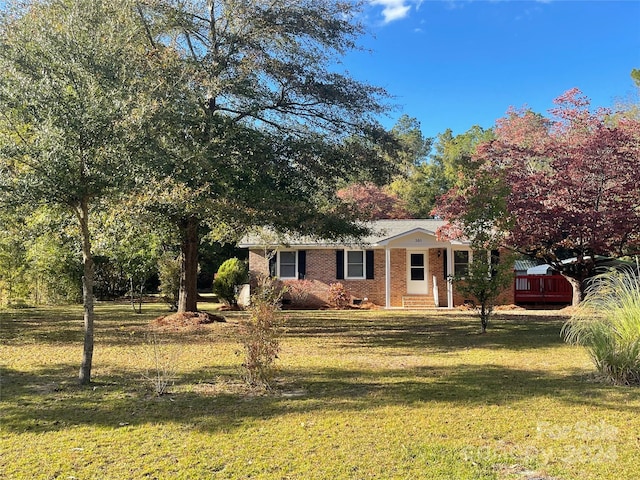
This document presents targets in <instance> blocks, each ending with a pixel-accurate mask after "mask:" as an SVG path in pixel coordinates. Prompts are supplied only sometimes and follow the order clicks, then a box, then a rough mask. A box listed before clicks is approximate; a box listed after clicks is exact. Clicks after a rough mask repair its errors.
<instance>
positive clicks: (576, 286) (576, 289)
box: [564, 275, 582, 307]
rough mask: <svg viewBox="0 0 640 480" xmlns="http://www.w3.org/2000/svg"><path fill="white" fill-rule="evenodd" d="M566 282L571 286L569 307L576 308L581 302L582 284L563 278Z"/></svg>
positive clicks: (571, 278)
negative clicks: (571, 296)
mask: <svg viewBox="0 0 640 480" xmlns="http://www.w3.org/2000/svg"><path fill="white" fill-rule="evenodd" d="M564 278H566V279H567V281H568V282H569V283H570V284H571V288H572V289H573V299H572V300H571V305H572V306H574V307H577V306H578V305H580V302H582V282H581V281H580V280H578V279H577V278H573V277H568V276H566V275H565V276H564Z"/></svg>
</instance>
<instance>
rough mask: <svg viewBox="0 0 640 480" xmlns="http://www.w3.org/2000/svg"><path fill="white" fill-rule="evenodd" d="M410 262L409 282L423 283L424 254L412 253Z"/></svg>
mask: <svg viewBox="0 0 640 480" xmlns="http://www.w3.org/2000/svg"><path fill="white" fill-rule="evenodd" d="M410 262H411V266H410V268H411V281H420V282H421V281H423V280H424V270H425V268H424V253H412V254H411V257H410Z"/></svg>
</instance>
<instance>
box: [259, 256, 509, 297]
mask: <svg viewBox="0 0 640 480" xmlns="http://www.w3.org/2000/svg"><path fill="white" fill-rule="evenodd" d="M306 252H307V271H306V278H307V279H308V282H307V283H306V284H305V289H308V290H309V297H308V299H307V301H306V303H307V306H313V307H319V306H323V305H325V304H326V303H327V292H328V289H329V285H330V284H332V283H336V282H340V283H342V284H343V285H344V286H345V288H346V289H347V291H348V292H349V293H350V294H351V295H352V297H353V298H357V299H361V300H364V299H365V298H367V299H368V300H369V301H370V302H372V303H374V304H376V305H381V306H384V305H385V301H386V300H385V274H384V273H385V251H384V250H381V249H378V250H374V279H373V280H347V279H344V280H337V279H336V251H335V250H334V249H308V250H306ZM438 252H440V256H438ZM443 254H444V249H437V248H432V249H430V250H429V272H428V275H429V282H430V284H431V288H433V285H432V282H433V276H435V277H436V281H437V284H438V300H439V304H440V306H441V307H446V306H447V281H446V279H445V265H444V258H443ZM249 271H250V273H251V276H252V278H253V279H255V277H256V275H257V274H263V275H268V273H269V262H268V260H267V259H266V258H265V253H264V250H250V251H249ZM295 282H296V281H295V280H286V281H284V283H285V284H287V283H289V284H291V283H295ZM252 285H253V286H255V281H252ZM406 292H407V250H406V249H403V248H398V249H392V250H391V306H392V307H401V306H402V297H403V296H404V295H406ZM513 299H514V291H513V286H511V287H510V288H508V289H507V290H506V291H505V292H504V293H503V294H502V295H501V296H500V301H499V304H511V303H513V301H514V300H513ZM465 300H468V299H467V298H465V297H464V296H462V295H461V294H460V293H459V292H457V291H456V289H455V286H454V292H453V301H454V306H459V305H462V304H463V303H464V301H465Z"/></svg>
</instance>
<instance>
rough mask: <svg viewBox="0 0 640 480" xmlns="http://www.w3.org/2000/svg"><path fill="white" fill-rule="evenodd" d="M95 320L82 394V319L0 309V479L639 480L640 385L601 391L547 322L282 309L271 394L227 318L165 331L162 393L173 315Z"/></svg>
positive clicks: (546, 315)
mask: <svg viewBox="0 0 640 480" xmlns="http://www.w3.org/2000/svg"><path fill="white" fill-rule="evenodd" d="M204 307H205V308H206V306H204ZM96 312H97V319H96V350H95V356H94V377H93V378H94V382H95V383H94V384H93V385H92V386H91V387H88V388H81V387H79V386H77V385H76V380H75V379H76V376H77V371H78V368H79V362H80V357H81V350H82V346H81V342H82V322H81V309H80V308H76V307H73V308H46V309H29V310H19V311H17V310H15V311H9V310H5V311H0V321H1V324H0V337H1V342H2V346H1V347H0V348H1V350H0V362H1V366H2V377H1V381H0V409H1V415H2V425H1V433H0V478H7V479H22V478H24V479H38V478H42V479H49V478H59V479H138V478H158V479H187V478H189V479H210V478H211V479H218V478H220V479H222V478H230V479H231V478H233V479H241V478H242V479H245V478H262V479H272V478H273V479H367V478H376V479H396V478H398V479H492V478H495V479H522V480H526V479H533V478H536V479H552V478H553V479H581V480H582V479H616V480H618V479H637V478H640V465H639V462H638V458H639V457H640V415H639V413H640V389H638V388H622V387H612V386H606V385H602V384H600V383H598V382H596V381H594V377H593V375H592V372H593V368H592V365H591V363H590V361H589V359H588V358H587V356H586V354H585V353H584V351H583V350H581V349H580V348H578V347H571V346H567V345H565V344H563V342H562V341H561V339H560V336H559V331H560V327H561V325H562V322H563V321H564V318H563V317H561V316H558V315H555V314H553V313H550V312H525V313H522V312H510V313H500V314H499V315H498V316H497V317H496V319H494V321H493V323H492V324H490V326H489V332H488V333H487V334H486V335H478V334H477V332H478V331H479V320H477V319H476V318H475V317H473V316H471V315H470V314H468V313H466V312H446V311H438V312H431V311H428V312H410V313H407V312H392V311H369V312H361V311H346V312H334V311H321V312H285V314H286V315H287V317H288V319H287V323H286V325H287V331H286V333H285V336H284V337H283V339H282V351H281V353H280V358H279V360H278V366H279V371H278V375H277V381H276V388H275V390H274V392H271V393H268V394H264V393H260V392H252V391H249V390H247V389H246V388H245V386H244V385H243V383H242V382H241V380H240V374H241V371H240V367H239V365H240V364H241V362H242V356H241V355H240V354H239V350H240V345H239V344H238V342H237V340H236V328H237V321H238V319H239V317H240V315H241V314H239V313H229V314H228V322H227V323H216V324H212V325H207V326H203V327H201V328H200V329H197V330H188V331H164V332H162V333H159V334H158V335H157V337H156V344H157V345H158V347H159V348H158V351H159V352H160V353H161V354H162V358H166V359H168V363H169V364H170V365H171V367H172V368H173V369H174V370H175V371H176V378H175V384H174V385H173V386H172V387H171V388H170V391H169V394H167V395H163V396H161V397H157V396H155V395H154V394H153V391H152V389H151V388H150V383H149V382H148V381H147V380H145V379H144V375H145V374H149V373H150V372H151V370H149V367H150V366H151V365H152V364H153V358H154V348H153V343H152V342H150V341H149V336H148V332H147V324H148V321H149V320H150V319H152V318H154V317H155V316H157V315H160V314H164V313H166V312H164V311H163V310H162V306H161V305H146V306H145V307H144V313H143V314H142V315H135V314H133V313H132V312H131V310H130V307H128V306H126V305H110V304H100V305H98V306H97V310H96ZM556 313H557V312H556ZM162 362H164V360H162Z"/></svg>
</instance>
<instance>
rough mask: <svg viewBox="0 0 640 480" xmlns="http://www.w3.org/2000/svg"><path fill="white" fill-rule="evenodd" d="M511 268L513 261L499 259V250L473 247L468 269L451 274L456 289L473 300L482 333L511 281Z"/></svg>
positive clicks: (484, 331)
mask: <svg viewBox="0 0 640 480" xmlns="http://www.w3.org/2000/svg"><path fill="white" fill-rule="evenodd" d="M512 268H513V264H512V262H511V261H510V260H509V259H505V258H500V256H499V251H498V250H492V251H487V250H476V251H474V252H473V257H472V259H471V262H469V268H468V271H467V272H465V273H464V274H462V275H459V276H456V277H454V283H455V284H456V287H457V289H458V291H460V293H462V294H463V295H465V296H469V297H471V298H472V300H473V302H474V307H475V309H476V311H477V312H478V315H479V317H480V324H481V327H482V330H481V333H486V331H487V326H488V325H489V319H490V317H491V315H492V313H493V309H494V307H495V305H496V301H497V300H498V298H499V297H500V294H501V293H503V292H504V291H505V289H506V288H507V287H508V286H509V285H510V284H511V281H512V278H513V271H512Z"/></svg>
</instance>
